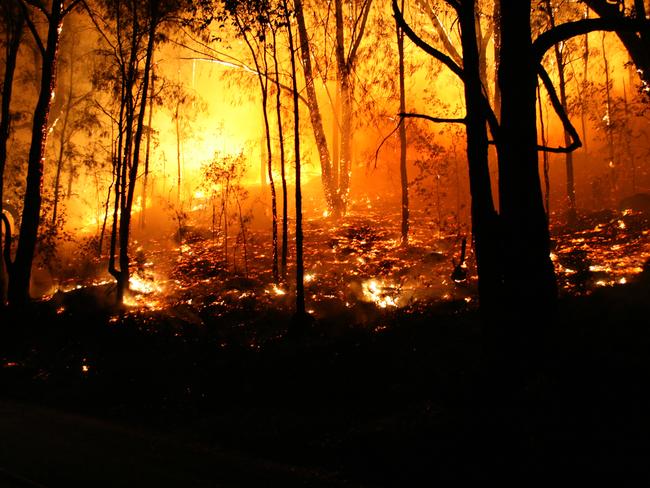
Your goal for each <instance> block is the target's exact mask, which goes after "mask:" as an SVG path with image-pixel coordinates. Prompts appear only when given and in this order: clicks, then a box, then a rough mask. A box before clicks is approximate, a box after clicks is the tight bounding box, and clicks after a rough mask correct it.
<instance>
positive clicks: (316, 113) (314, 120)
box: [294, 0, 340, 215]
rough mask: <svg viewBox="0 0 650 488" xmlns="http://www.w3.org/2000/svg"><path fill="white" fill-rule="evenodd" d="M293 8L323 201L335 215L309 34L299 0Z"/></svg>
mask: <svg viewBox="0 0 650 488" xmlns="http://www.w3.org/2000/svg"><path fill="white" fill-rule="evenodd" d="M294 9H295V15H296V23H297V25H298V37H299V40H300V53H301V58H302V69H303V74H304V76H305V90H306V91H307V103H308V105H309V118H310V120H311V126H312V130H313V131H314V139H315V140H316V147H317V149H318V156H319V159H320V167H321V180H322V182H323V191H324V194H325V201H326V203H327V208H328V211H329V213H330V214H332V215H336V214H337V213H338V211H339V207H340V205H339V204H338V198H337V195H336V191H335V189H334V184H333V181H332V160H331V158H330V152H329V148H328V146H327V138H326V137H325V130H324V129H323V118H322V116H321V112H320V107H319V104H318V98H317V97H316V89H315V87H314V74H313V70H312V65H311V49H310V45H309V35H308V34H307V26H306V24H305V15H304V12H303V5H302V1H301V0H296V1H295V3H294Z"/></svg>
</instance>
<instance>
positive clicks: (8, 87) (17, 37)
mask: <svg viewBox="0 0 650 488" xmlns="http://www.w3.org/2000/svg"><path fill="white" fill-rule="evenodd" d="M5 8H6V9H7V12H6V14H7V15H8V16H10V15H12V14H15V17H13V15H12V19H11V20H12V21H13V22H11V23H10V24H9V23H8V25H7V32H6V34H7V43H6V50H5V55H6V57H5V71H4V79H3V82H2V108H1V109H0V110H1V111H0V216H2V215H3V206H4V193H3V188H4V172H5V166H6V164H7V142H8V141H9V136H10V135H11V110H10V109H11V96H12V92H13V83H14V73H15V71H16V58H17V56H18V49H19V48H20V42H21V39H22V33H23V27H24V22H25V20H24V18H23V14H22V12H21V11H20V9H19V8H16V10H15V12H11V11H10V10H9V9H10V7H9V5H6V6H5ZM10 230H11V229H10V228H9V225H7V226H6V228H4V230H3V225H1V224H0V248H1V247H2V246H3V244H4V243H5V242H6V245H7V249H6V253H8V252H9V246H10V245H11V235H10ZM3 233H6V236H5V237H6V239H3ZM6 253H3V254H2V257H0V307H1V306H2V305H4V303H5V299H6V298H5V297H6V295H7V280H6V275H5V268H9V267H11V262H10V254H6ZM5 255H6V256H7V259H6V260H5V258H4V256H5Z"/></svg>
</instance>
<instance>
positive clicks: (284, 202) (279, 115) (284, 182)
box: [240, 29, 289, 279]
mask: <svg viewBox="0 0 650 488" xmlns="http://www.w3.org/2000/svg"><path fill="white" fill-rule="evenodd" d="M271 32H272V33H273V66H274V67H275V80H276V87H275V97H276V98H275V108H276V114H277V119H278V139H279V144H280V174H281V177H282V257H281V261H280V273H281V275H282V279H284V278H285V276H286V273H287V252H288V233H289V222H288V220H289V218H288V208H287V200H288V199H287V178H286V174H285V154H284V130H283V127H282V96H281V95H282V93H281V91H280V83H279V81H280V73H279V69H278V54H277V45H276V42H277V39H276V32H275V29H272V31H271ZM240 214H241V209H240ZM246 272H247V273H248V271H246Z"/></svg>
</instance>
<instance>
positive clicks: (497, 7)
mask: <svg viewBox="0 0 650 488" xmlns="http://www.w3.org/2000/svg"><path fill="white" fill-rule="evenodd" d="M500 19H501V0H494V8H493V10H492V22H493V23H494V110H495V112H496V114H497V117H499V115H500V113H499V110H500V109H501V91H500V90H499V83H498V81H497V80H498V79H499V76H498V74H499V60H500V59H501V24H500Z"/></svg>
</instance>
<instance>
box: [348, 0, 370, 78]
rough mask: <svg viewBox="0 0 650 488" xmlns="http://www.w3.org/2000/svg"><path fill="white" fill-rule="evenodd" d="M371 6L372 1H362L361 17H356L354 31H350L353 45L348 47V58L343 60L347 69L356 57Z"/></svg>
mask: <svg viewBox="0 0 650 488" xmlns="http://www.w3.org/2000/svg"><path fill="white" fill-rule="evenodd" d="M371 5H372V0H364V3H363V7H362V10H361V15H360V16H359V17H357V20H356V21H355V23H354V29H353V31H352V32H353V34H352V36H353V39H354V44H353V45H352V46H350V52H349V53H348V57H347V59H346V60H345V63H346V64H347V65H348V68H351V65H352V62H353V61H354V58H355V56H356V55H357V50H358V49H359V45H360V44H361V39H362V38H363V31H364V30H365V28H366V23H367V21H368V14H369V13H370V6H371ZM359 19H361V25H360V27H359V31H358V32H357V24H358V22H359Z"/></svg>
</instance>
